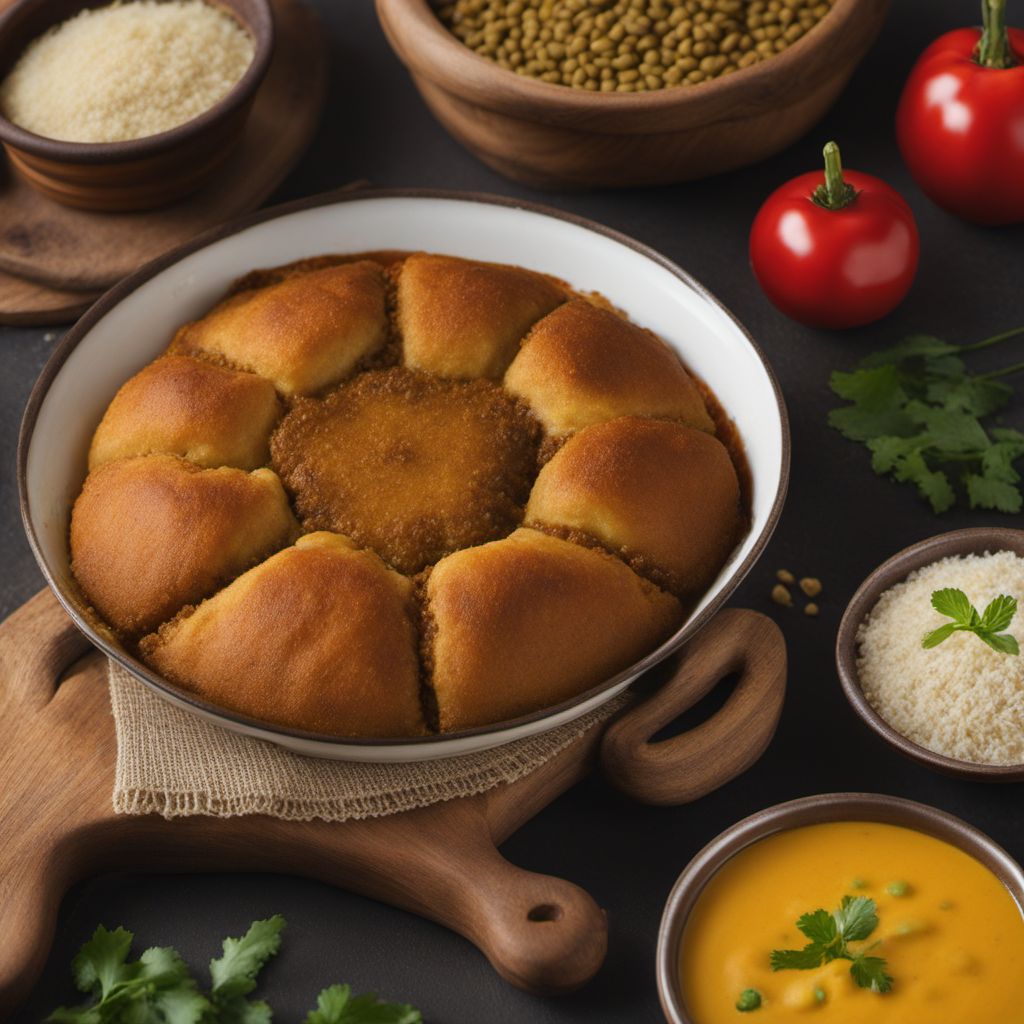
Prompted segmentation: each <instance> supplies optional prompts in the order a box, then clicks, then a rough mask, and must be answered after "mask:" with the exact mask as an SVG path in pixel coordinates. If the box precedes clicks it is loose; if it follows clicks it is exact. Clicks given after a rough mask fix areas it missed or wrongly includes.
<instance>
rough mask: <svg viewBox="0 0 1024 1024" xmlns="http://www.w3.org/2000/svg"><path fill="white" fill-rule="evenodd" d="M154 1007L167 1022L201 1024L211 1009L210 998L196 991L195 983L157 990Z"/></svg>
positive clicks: (169, 1023) (170, 1023)
mask: <svg viewBox="0 0 1024 1024" xmlns="http://www.w3.org/2000/svg"><path fill="white" fill-rule="evenodd" d="M153 1007H154V1009H155V1010H156V1011H157V1013H158V1014H159V1017H158V1019H159V1020H161V1021H165V1022H166V1024H201V1022H202V1021H203V1020H204V1019H205V1018H206V1015H207V1013H208V1012H209V1010H210V1000H209V999H207V998H206V996H204V995H203V994H202V993H200V992H198V991H196V988H195V983H194V982H193V983H192V985H181V986H177V987H175V988H171V989H167V990H166V991H164V992H157V993H156V994H155V995H154V996H153Z"/></svg>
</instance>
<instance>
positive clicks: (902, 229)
mask: <svg viewBox="0 0 1024 1024" xmlns="http://www.w3.org/2000/svg"><path fill="white" fill-rule="evenodd" d="M825 159H826V167H827V168H829V172H828V173H829V177H830V178H831V180H832V184H833V188H832V193H831V199H830V195H829V190H828V189H827V187H826V185H825V180H824V178H823V177H822V174H821V172H820V171H811V172H810V173H809V174H801V175H800V177H798V178H794V179H793V180H792V181H789V182H787V183H786V184H785V185H783V186H782V187H781V188H779V189H776V190H775V191H774V192H773V193H772V194H771V195H770V196H769V197H768V199H767V200H766V201H765V203H764V205H763V206H762V207H761V209H760V210H759V211H758V214H757V217H755V218H754V225H753V227H752V228H751V230H750V263H751V266H752V267H753V269H754V274H755V275H756V277H757V280H758V282H759V283H760V285H761V287H762V288H763V289H764V293H765V294H766V295H767V296H768V298H769V299H771V300H772V302H773V303H775V305H776V306H778V308H779V309H781V310H782V312H783V313H785V314H786V315H787V316H790V317H792V318H793V319H794V320H799V321H800V322H801V323H805V324H809V325H810V326H812V327H829V328H840V327H860V326H861V325H863V324H869V323H871V322H872V321H873V320H878V319H879V318H880V317H883V316H885V314H886V313H889V312H891V311H892V310H893V309H895V307H896V306H898V305H899V303H900V302H901V301H902V300H903V297H904V296H905V295H906V294H907V292H908V291H909V290H910V285H911V284H912V283H913V280H914V275H915V273H916V272H917V257H918V250H919V242H918V235H917V224H916V223H915V222H914V215H913V214H912V213H911V212H910V207H909V206H907V204H906V202H905V200H904V199H903V197H902V196H901V195H900V194H899V193H898V192H897V191H896V190H895V189H893V188H890V186H888V185H887V184H886V183H885V182H884V181H881V180H880V179H879V178H875V177H872V175H870V174H861V173H860V172H858V171H843V170H842V169H841V168H840V166H839V150H838V148H835V144H834V143H831V142H830V143H829V144H828V145H827V146H826V147H825Z"/></svg>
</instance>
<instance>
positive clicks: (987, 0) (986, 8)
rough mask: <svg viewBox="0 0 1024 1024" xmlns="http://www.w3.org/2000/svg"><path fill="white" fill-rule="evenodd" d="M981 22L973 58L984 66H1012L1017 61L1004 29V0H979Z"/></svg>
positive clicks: (998, 67)
mask: <svg viewBox="0 0 1024 1024" xmlns="http://www.w3.org/2000/svg"><path fill="white" fill-rule="evenodd" d="M981 24H982V30H981V39H979V40H978V45H977V47H976V48H975V51H974V59H975V60H976V61H977V62H978V63H979V64H980V65H981V66H982V67H986V68H997V69H1002V68H1010V67H1013V65H1014V64H1016V63H1017V62H1016V60H1015V59H1014V55H1013V48H1012V47H1011V46H1010V34H1009V33H1008V32H1007V31H1006V0H981Z"/></svg>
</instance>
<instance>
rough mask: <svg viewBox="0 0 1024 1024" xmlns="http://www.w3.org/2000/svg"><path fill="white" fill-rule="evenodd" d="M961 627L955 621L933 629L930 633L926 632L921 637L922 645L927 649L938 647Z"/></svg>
mask: <svg viewBox="0 0 1024 1024" xmlns="http://www.w3.org/2000/svg"><path fill="white" fill-rule="evenodd" d="M959 629H960V627H959V626H958V625H957V624H956V623H955V622H947V623H946V624H945V625H944V626H939V628H938V629H933V630H932V631H931V632H930V633H925V635H924V636H923V637H922V639H921V646H922V647H923V648H924V649H925V650H931V648H933V647H938V646H939V644H941V643H942V641H943V640H948V639H949V638H950V637H951V636H952V635H953V634H954V633H955V632H957V630H959Z"/></svg>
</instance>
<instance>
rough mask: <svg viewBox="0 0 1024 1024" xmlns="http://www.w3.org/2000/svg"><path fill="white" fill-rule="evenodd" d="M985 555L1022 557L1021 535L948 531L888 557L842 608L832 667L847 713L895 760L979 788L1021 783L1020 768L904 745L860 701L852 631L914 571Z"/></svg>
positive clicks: (1023, 776) (1023, 533)
mask: <svg viewBox="0 0 1024 1024" xmlns="http://www.w3.org/2000/svg"><path fill="white" fill-rule="evenodd" d="M986 551H991V552H996V551H1013V552H1015V553H1016V554H1018V555H1020V556H1021V557H1024V530H1011V529H1007V528H1006V527H998V526H992V527H980V528H976V529H971V530H954V531H952V532H951V533H940V534H939V535H938V536H936V537H929V538H928V539H927V540H923V541H920V542H919V543H917V544H911V546H910V547H908V548H904V550H903V551H900V552H898V553H897V554H895V555H893V556H892V558H890V559H889V560H888V561H887V562H884V563H883V564H882V565H880V566H879V567H878V568H877V569H876V570H875V571H874V572H873V573H872V574H871V575H870V576H869V577H868V578H867V579H866V580H865V581H864V582H863V583H862V584H861V585H860V587H859V588H858V590H857V592H856V593H855V594H854V595H853V598H852V599H851V601H850V603H849V604H848V605H847V607H846V611H845V612H844V614H843V618H842V621H841V622H840V624H839V633H838V635H837V637H836V666H837V668H838V670H839V680H840V682H841V683H842V686H843V692H844V693H845V694H846V699H847V700H848V701H849V702H850V705H851V706H852V707H853V710H854V711H856V712H857V714H858V715H859V716H860V718H861V720H862V721H863V722H864V723H865V724H866V725H868V726H870V727H871V728H872V729H874V731H875V732H876V733H878V735H879V736H881V737H882V739H883V740H885V741H886V743H888V744H889V746H891V747H894V748H895V749H896V750H898V751H899V752H900V753H901V754H905V755H906V756H907V757H909V758H911V759H912V760H914V761H917V762H918V763H919V764H923V765H926V766H927V767H929V768H933V769H935V770H936V771H938V772H942V773H944V774H946V775H954V776H957V777H959V778H964V779H977V780H980V781H983V782H1021V781H1024V764H1011V765H991V764H976V763H975V762H973V761H960V760H957V759H956V758H952V757H946V756H945V755H944V754H937V753H935V751H933V750H929V749H928V748H927V747H922V746H921V745H920V744H919V743H915V742H914V741H913V740H910V739H907V737H906V736H904V735H903V734H902V733H900V732H897V731H896V730H895V729H894V728H893V727H892V726H891V725H889V723H888V722H886V721H885V719H884V718H882V716H881V715H879V713H878V712H877V711H875V709H874V708H873V707H872V706H871V704H870V703H869V702H868V699H867V697H865V696H864V691H863V690H862V689H861V686H860V679H859V677H858V675H857V630H858V629H859V628H860V624H861V623H862V622H863V621H864V619H865V618H866V617H867V616H868V614H869V613H870V611H871V609H872V608H874V606H875V603H876V602H877V601H878V598H879V597H880V596H881V595H882V593H883V592H884V591H886V590H888V589H889V588H890V587H893V586H895V585H896V584H897V583H902V582H903V580H905V579H906V578H907V576H909V575H910V573H912V572H913V571H914V570H915V569H921V568H923V567H924V566H926V565H931V563H932V562H937V561H938V560H939V559H941V558H949V557H951V556H954V555H980V554H984V553H985V552H986ZM1021 596H1022V597H1024V595H1021Z"/></svg>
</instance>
